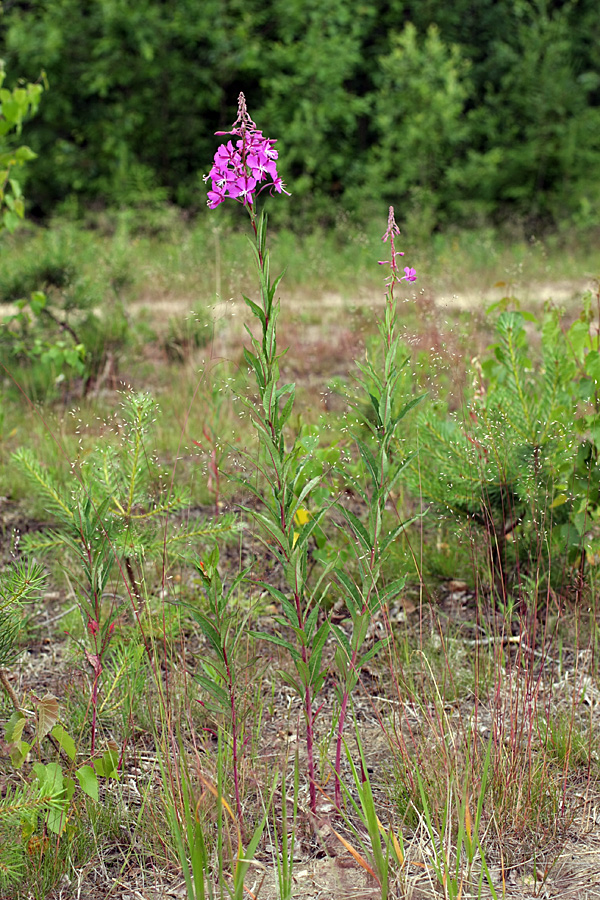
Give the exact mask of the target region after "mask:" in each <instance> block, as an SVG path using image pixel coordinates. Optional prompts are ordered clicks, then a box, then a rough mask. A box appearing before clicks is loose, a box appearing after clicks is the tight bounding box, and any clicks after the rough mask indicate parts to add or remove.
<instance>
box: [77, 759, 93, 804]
mask: <svg viewBox="0 0 600 900" xmlns="http://www.w3.org/2000/svg"><path fill="white" fill-rule="evenodd" d="M75 775H76V777H77V780H78V781H79V784H80V785H81V790H82V791H83V792H84V794H87V795H88V797H91V798H92V800H95V801H96V803H97V802H98V797H99V792H98V776H97V775H96V773H95V771H94V769H92V767H91V766H82V767H81V768H80V769H77V771H76V772H75Z"/></svg>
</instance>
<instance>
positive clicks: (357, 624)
mask: <svg viewBox="0 0 600 900" xmlns="http://www.w3.org/2000/svg"><path fill="white" fill-rule="evenodd" d="M399 233H400V230H399V228H398V226H397V225H396V221H395V218H394V210H393V208H392V207H390V210H389V217H388V227H387V230H386V232H385V234H384V236H383V240H384V241H387V240H388V239H389V240H390V260H389V265H390V276H389V278H388V279H387V288H388V289H387V293H386V307H385V315H384V318H383V321H382V322H381V323H380V326H379V328H380V335H381V343H382V347H383V364H382V370H383V371H382V373H380V372H379V371H378V370H377V368H376V367H375V365H374V363H373V362H371V361H370V360H369V359H367V361H366V362H365V363H360V364H359V363H357V365H358V368H359V370H360V372H361V377H360V379H359V384H360V387H361V389H362V391H363V392H364V394H365V395H366V397H367V398H368V400H369V404H370V410H369V415H363V416H361V418H362V420H363V422H364V424H365V425H366V427H367V429H368V432H369V439H368V440H365V439H363V438H361V437H359V436H358V435H354V440H355V442H356V445H357V447H358V451H359V455H360V461H361V464H362V466H361V469H362V471H359V473H357V475H356V476H354V475H350V473H349V472H348V471H347V469H344V474H345V476H346V478H347V479H348V480H349V482H350V484H351V486H352V489H353V491H354V492H355V493H356V495H357V496H358V497H359V498H360V499H361V500H362V502H363V504H364V506H365V508H366V510H367V513H368V518H367V521H366V523H364V522H362V521H361V520H360V519H359V517H358V516H357V515H356V514H355V513H354V512H352V511H351V510H350V509H348V508H346V507H345V506H343V505H342V504H341V503H340V504H337V507H338V509H339V511H340V513H341V515H342V517H343V520H344V526H345V529H346V530H347V532H348V534H349V535H351V541H350V548H351V552H352V556H353V559H354V562H355V565H356V572H357V574H356V575H354V574H352V573H351V572H349V571H347V570H345V569H342V568H340V567H336V568H335V570H334V572H335V578H336V581H337V583H338V585H339V587H340V590H341V591H342V593H343V597H344V604H345V606H346V609H347V610H348V613H349V618H350V621H351V623H352V632H351V636H350V638H349V639H348V637H347V636H346V632H345V631H344V629H343V628H342V627H340V626H339V625H334V626H333V629H334V633H335V636H336V638H337V642H338V650H337V652H336V656H335V666H336V671H337V675H338V679H339V681H338V699H339V703H340V715H339V720H338V735H337V747H336V756H335V780H336V783H335V800H336V805H337V807H338V809H340V808H341V799H342V796H341V781H340V768H341V760H342V742H343V733H344V724H345V720H346V712H347V708H348V701H349V699H350V696H351V693H352V691H353V690H354V688H355V687H356V684H357V683H358V680H359V677H360V670H361V668H362V666H364V665H365V664H366V663H367V662H368V661H369V660H370V659H372V657H373V656H375V655H376V654H377V653H378V652H379V651H380V650H381V649H382V648H383V646H384V645H385V639H384V640H378V641H375V642H374V643H373V644H372V646H371V647H370V648H368V649H366V650H365V649H363V645H364V644H365V639H366V637H367V631H368V628H369V624H370V622H371V620H372V618H373V616H374V615H375V614H376V613H377V612H379V611H380V610H381V609H382V608H383V609H385V608H386V605H387V604H388V602H389V601H391V600H393V599H394V598H396V597H397V596H398V594H399V593H400V591H401V590H402V588H403V587H404V584H405V578H404V576H400V577H399V578H396V579H394V580H393V581H392V582H391V583H389V584H388V585H386V586H385V587H384V586H383V585H382V583H381V577H382V571H381V570H382V564H383V562H384V559H385V556H386V552H387V551H388V549H389V547H390V546H391V545H392V543H393V542H394V541H395V540H396V538H397V537H398V536H399V535H400V534H401V532H402V531H403V530H404V528H405V527H406V524H407V523H405V522H400V523H399V524H398V523H397V522H395V523H394V525H393V527H391V528H390V527H389V526H388V525H387V524H386V517H387V513H386V509H387V507H388V504H389V500H390V496H391V494H392V491H393V490H394V488H395V487H396V485H397V484H398V481H399V479H400V476H401V475H402V472H403V471H404V469H405V467H406V466H407V465H408V463H409V462H410V457H407V458H405V457H402V456H400V457H399V458H398V454H397V452H396V447H397V444H398V431H399V427H400V423H401V422H402V420H403V419H404V417H405V416H406V415H407V413H408V412H409V411H410V410H411V409H412V408H413V407H414V406H415V405H416V404H417V403H418V402H419V401H420V400H421V397H416V398H413V399H411V400H410V401H409V402H408V403H402V402H400V403H398V401H397V399H396V398H397V388H398V382H399V380H400V377H401V368H402V367H401V366H399V365H398V363H397V357H398V345H399V337H398V336H397V334H396V333H395V319H396V301H395V298H394V288H395V286H396V285H397V284H400V283H401V282H402V281H409V282H413V281H415V280H416V274H415V270H414V269H412V268H410V267H409V266H406V267H405V269H404V274H403V275H400V267H399V265H398V257H400V256H403V255H404V254H402V253H401V252H399V251H397V250H396V246H395V240H396V237H397V235H398V234H399ZM354 410H355V412H356V413H357V414H359V415H360V412H361V406H360V403H359V402H356V403H355V404H354ZM365 485H366V486H365Z"/></svg>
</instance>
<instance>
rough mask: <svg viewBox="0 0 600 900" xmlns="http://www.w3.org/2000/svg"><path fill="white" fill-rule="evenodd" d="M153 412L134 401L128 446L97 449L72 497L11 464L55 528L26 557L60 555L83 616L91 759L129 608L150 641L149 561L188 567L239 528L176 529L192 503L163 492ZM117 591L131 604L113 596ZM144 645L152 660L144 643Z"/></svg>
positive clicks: (32, 541) (146, 400)
mask: <svg viewBox="0 0 600 900" xmlns="http://www.w3.org/2000/svg"><path fill="white" fill-rule="evenodd" d="M155 409H156V407H155V403H154V401H153V399H152V398H151V397H150V396H149V395H148V394H131V395H129V396H128V397H127V398H126V401H125V404H124V421H123V429H124V441H123V443H122V445H121V446H120V447H118V446H115V445H107V446H104V447H102V448H99V449H98V450H97V452H96V453H95V454H94V455H93V456H92V457H91V458H88V459H87V460H86V461H85V463H84V464H83V465H81V466H80V468H79V470H78V472H76V473H75V472H74V475H75V474H76V476H77V477H76V478H75V480H74V487H73V489H72V490H71V491H69V490H66V489H65V488H64V487H62V486H60V485H59V484H57V482H56V481H55V479H54V478H53V476H52V474H51V473H50V472H48V471H46V470H45V469H44V468H42V466H40V465H39V463H38V462H37V460H36V459H35V457H34V455H33V454H32V453H31V452H30V451H28V450H25V449H22V450H19V451H17V453H15V454H14V456H13V460H14V462H15V463H16V464H17V465H18V466H19V468H20V469H21V471H22V472H23V473H24V475H25V476H26V478H27V479H28V481H29V483H30V484H31V485H32V488H33V489H34V490H35V491H36V493H37V494H38V496H39V497H40V498H41V499H42V500H43V501H44V503H45V504H46V508H47V510H48V512H49V513H50V514H51V515H52V516H53V518H54V519H55V521H56V523H57V524H56V527H55V528H54V529H53V530H51V531H49V532H45V533H43V534H40V535H30V536H28V537H27V538H26V539H25V540H24V541H23V551H24V552H26V553H38V554H39V553H44V554H53V555H54V554H56V553H61V554H62V556H61V557H60V558H61V562H62V566H63V568H64V570H65V572H66V573H67V574H68V576H69V578H70V579H71V582H72V584H73V587H74V590H75V594H76V598H77V604H78V606H79V609H80V612H81V616H82V620H83V627H84V637H83V638H82V639H81V640H79V639H78V640H77V643H78V644H79V646H80V649H81V651H82V655H83V657H84V658H85V659H86V661H87V663H88V664H89V666H90V668H91V670H92V687H91V709H92V722H91V751H92V754H93V753H94V749H95V740H96V716H97V709H98V697H99V689H100V685H101V677H102V673H103V669H104V659H105V657H106V655H107V653H108V651H109V647H110V643H111V641H112V637H113V634H114V629H115V623H116V621H117V618H118V615H119V613H120V612H121V611H122V608H123V607H129V609H130V611H131V613H132V616H133V618H134V620H135V621H136V623H137V625H138V627H139V629H140V634H141V635H142V637H143V636H144V629H143V624H142V617H143V612H144V608H145V600H146V593H147V592H148V591H150V590H151V589H152V588H151V587H148V585H147V583H146V580H145V573H146V568H145V565H144V564H145V562H146V560H149V559H154V560H163V559H164V560H166V559H170V560H173V559H174V558H175V557H177V558H179V559H184V558H186V557H189V556H191V555H193V554H194V553H195V547H194V545H195V544H196V543H197V542H198V541H199V540H203V539H206V538H208V537H209V536H211V535H212V536H214V535H215V534H228V533H230V532H231V531H232V530H233V528H234V521H233V519H232V518H231V517H229V518H228V517H225V516H224V517H222V518H221V519H220V520H219V522H218V523H210V522H208V523H201V522H199V523H193V522H190V523H188V524H187V525H186V526H185V527H176V525H175V523H174V522H173V518H174V516H175V515H176V514H177V513H178V512H179V511H181V510H183V509H185V508H186V506H187V505H188V498H187V496H186V494H185V492H182V491H179V490H170V488H169V487H168V486H163V485H161V481H160V478H159V477H158V476H159V473H158V471H157V467H156V465H155V464H154V462H153V461H152V459H151V457H150V456H149V455H148V451H147V446H146V443H147V439H148V432H149V430H150V428H151V425H152V421H153V417H154V413H155ZM166 554H169V555H168V556H166ZM111 579H112V582H111ZM119 583H121V584H122V585H123V586H124V587H125V589H126V597H123V596H121V595H120V594H119V591H118V590H117V589H116V588H115V584H119ZM111 584H112V589H111ZM74 640H75V638H74ZM144 644H145V647H146V650H147V651H148V654H149V659H150V660H151V654H150V646H149V644H148V642H147V641H146V639H145V638H144Z"/></svg>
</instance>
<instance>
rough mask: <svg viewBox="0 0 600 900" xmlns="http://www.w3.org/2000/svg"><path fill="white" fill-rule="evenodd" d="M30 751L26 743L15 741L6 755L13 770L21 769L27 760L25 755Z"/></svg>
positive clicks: (29, 745) (29, 746)
mask: <svg viewBox="0 0 600 900" xmlns="http://www.w3.org/2000/svg"><path fill="white" fill-rule="evenodd" d="M30 750H31V744H28V743H27V741H15V742H14V743H13V744H11V745H10V746H9V749H8V753H9V756H10V761H11V762H12V764H13V766H14V767H15V769H20V768H21V766H22V765H23V763H24V762H25V760H26V759H27V754H28V753H29V751H30Z"/></svg>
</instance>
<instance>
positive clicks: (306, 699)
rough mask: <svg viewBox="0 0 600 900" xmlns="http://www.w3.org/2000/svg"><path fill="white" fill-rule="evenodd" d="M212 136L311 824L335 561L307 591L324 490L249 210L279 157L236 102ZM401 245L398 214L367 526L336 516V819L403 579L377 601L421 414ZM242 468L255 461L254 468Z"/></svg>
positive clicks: (215, 188)
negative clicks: (398, 317) (248, 278)
mask: <svg viewBox="0 0 600 900" xmlns="http://www.w3.org/2000/svg"><path fill="white" fill-rule="evenodd" d="M217 134H232V135H233V136H235V137H236V138H237V141H236V142H235V146H234V143H233V141H231V140H230V141H228V142H227V144H223V145H222V146H221V147H220V148H219V149H218V150H217V152H216V154H215V157H214V165H213V167H212V169H211V171H210V172H209V174H208V175H207V176H206V180H207V181H208V180H210V181H211V190H209V192H208V206H209V207H210V208H211V209H215V208H216V207H217V206H219V205H220V204H221V203H223V202H224V200H225V199H226V198H228V197H229V198H231V199H233V200H236V201H237V202H238V203H241V204H242V205H243V206H244V207H245V209H246V210H247V212H248V214H249V217H250V223H251V227H252V231H253V238H252V246H253V249H254V257H255V261H256V265H257V269H258V275H259V283H260V304H258V303H255V302H254V301H252V300H250V299H249V298H248V297H244V301H245V303H246V305H247V306H248V308H249V309H250V311H251V313H252V315H253V316H254V317H255V319H256V320H257V322H258V323H259V325H260V330H261V339H257V338H255V337H254V335H253V334H252V332H251V330H250V328H249V327H248V326H246V330H247V332H248V335H249V337H250V343H251V349H248V348H245V349H244V355H245V359H246V362H247V363H248V365H249V367H250V370H251V371H252V372H253V374H254V377H255V380H256V385H257V388H258V399H257V400H256V402H255V403H252V402H247V401H244V402H245V403H246V406H247V408H248V410H249V412H250V415H251V417H252V420H253V423H254V425H255V427H256V431H257V434H258V438H259V448H260V449H259V453H258V458H257V459H256V460H254V459H253V460H252V462H253V464H254V465H255V466H256V467H257V469H258V473H259V474H260V475H261V476H262V477H263V478H264V481H265V483H266V484H268V485H270V491H265V492H263V491H261V489H260V487H259V486H257V487H255V486H253V485H252V484H250V483H249V482H247V481H245V482H244V483H245V484H246V486H247V487H248V488H249V489H250V490H251V491H252V492H253V493H254V494H255V495H256V496H257V498H258V499H259V502H260V504H261V507H260V510H253V509H246V510H245V511H246V512H247V514H248V515H250V516H251V517H252V518H253V519H254V520H255V521H256V522H257V524H258V525H259V526H260V528H261V531H262V535H263V540H264V542H265V544H266V545H267V546H268V548H269V549H270V550H271V552H273V553H274V555H275V556H276V558H277V559H278V561H279V562H280V563H281V565H282V567H283V570H284V573H285V578H286V582H287V585H288V587H289V594H286V593H284V592H283V591H281V590H279V589H278V588H275V587H274V586H272V585H269V584H267V583H262V582H261V586H262V587H263V588H264V589H265V590H267V591H268V592H269V593H270V594H271V596H272V597H273V598H274V599H275V600H276V602H277V603H278V604H279V607H280V610H281V612H280V614H279V615H278V616H276V617H275V621H276V623H277V624H278V625H279V626H281V627H282V628H283V629H285V632H286V633H287V634H286V636H285V637H283V636H281V635H280V634H268V633H260V634H256V636H257V637H261V638H262V639H264V640H267V641H270V642H272V643H274V644H276V645H278V646H280V647H283V648H284V649H285V650H287V652H288V653H289V655H290V657H291V659H292V661H293V664H294V669H295V672H294V673H293V674H290V673H287V672H282V673H281V676H282V678H283V679H284V680H285V681H286V682H287V683H289V684H290V685H291V686H292V687H293V689H294V690H295V691H296V692H297V694H298V695H299V697H300V699H301V702H302V707H303V713H304V718H305V722H306V749H307V760H308V776H309V796H310V808H311V811H312V813H313V814H314V813H316V802H317V785H316V779H315V760H314V742H315V732H314V729H315V717H316V714H317V713H316V711H315V703H316V697H317V695H318V693H319V691H320V689H321V687H322V685H323V682H324V679H325V676H326V672H327V670H326V668H324V667H323V665H322V654H323V648H324V645H325V642H326V639H327V636H328V634H329V631H330V622H329V620H328V619H327V618H325V619H324V620H323V621H322V623H321V624H320V625H319V611H320V609H321V606H322V602H321V601H322V600H323V598H324V596H325V594H326V592H327V590H328V587H329V582H328V581H327V578H328V576H329V575H330V574H331V573H332V572H333V570H334V568H335V562H336V561H335V559H334V560H331V561H329V562H327V563H325V564H324V565H323V567H322V569H321V572H320V575H319V577H318V578H317V579H316V583H313V584H310V585H309V582H308V577H307V558H308V547H309V538H310V537H311V535H313V534H314V532H315V529H316V528H317V527H318V525H319V522H320V520H321V519H322V517H323V515H324V513H325V512H326V509H327V505H326V504H323V505H322V506H321V508H320V509H318V510H316V511H312V512H311V513H310V514H309V513H307V511H306V510H305V508H304V504H305V503H306V500H307V497H308V496H309V494H310V493H311V491H312V490H313V489H314V488H315V487H316V486H317V485H318V484H319V483H320V481H321V473H319V474H317V475H315V476H314V477H312V478H307V472H306V471H305V470H306V468H307V466H308V465H310V464H311V462H312V461H311V459H310V458H309V457H307V456H306V455H304V454H303V453H302V452H301V450H302V448H301V447H300V445H299V442H298V438H296V439H295V440H293V441H292V442H291V443H290V442H289V439H287V436H286V435H285V433H284V430H285V426H286V424H287V422H288V421H289V418H290V415H291V412H292V409H293V405H294V397H295V385H294V384H284V385H280V383H279V381H280V376H279V365H278V360H279V358H280V356H281V354H279V355H278V353H277V335H276V325H277V318H278V315H279V311H280V304H279V302H278V301H277V300H276V299H275V293H276V291H277V288H278V286H279V283H280V281H281V278H282V276H281V275H280V276H279V277H277V278H276V279H274V280H273V281H272V280H271V275H270V267H269V255H268V251H267V249H266V236H267V219H266V216H265V214H264V212H263V213H261V215H260V216H259V215H258V213H257V209H256V198H257V197H258V195H259V194H260V193H262V191H264V190H269V192H270V193H271V194H273V192H277V193H286V194H287V193H288V192H287V191H286V190H285V186H284V185H283V182H282V180H281V178H280V176H279V174H278V172H277V164H276V160H277V157H278V154H277V150H276V149H275V147H274V144H275V141H274V140H272V139H268V138H265V137H264V136H263V134H262V132H260V131H259V130H258V129H257V127H256V125H255V123H254V122H253V121H252V119H251V118H250V116H249V114H248V111H247V108H246V102H245V98H244V95H243V94H240V96H239V105H238V117H237V119H236V121H235V123H234V124H233V126H232V129H231V131H230V132H217ZM398 234H399V229H398V227H397V225H396V222H395V220H394V212H393V209H392V208H390V212H389V219H388V227H387V230H386V232H385V234H384V236H383V240H384V241H386V242H387V241H388V240H389V241H390V248H391V256H390V260H387V261H385V263H382V264H385V265H387V264H389V265H390V275H389V277H388V279H387V293H386V312H385V317H384V321H383V322H382V323H381V335H382V339H383V341H384V347H385V350H384V371H383V375H382V376H381V375H379V374H378V373H377V371H376V369H375V367H374V365H373V364H371V363H370V362H368V361H367V363H365V364H363V365H359V369H360V371H361V373H362V378H361V379H360V382H359V383H360V384H361V386H362V388H363V389H364V391H365V392H366V393H367V395H368V398H369V400H370V403H371V405H372V407H373V411H374V422H373V423H371V422H370V420H369V421H368V422H367V424H368V425H369V427H370V429H371V432H372V434H371V437H372V441H371V444H370V445H369V444H368V443H366V442H365V441H363V440H361V439H360V438H358V437H356V444H357V447H358V450H359V453H360V457H361V460H362V464H363V467H364V469H365V470H366V472H367V475H368V478H369V479H370V482H371V487H370V488H368V489H367V490H365V489H364V488H363V487H362V486H361V485H360V484H359V483H358V482H357V483H356V484H355V485H354V486H355V488H356V489H357V491H358V493H359V495H360V496H361V498H362V499H363V501H364V502H365V504H366V506H367V508H368V509H369V517H368V522H367V524H366V525H363V523H362V522H361V521H360V520H359V518H358V517H357V516H355V515H354V514H353V513H352V512H350V511H348V510H345V509H342V514H343V516H344V519H345V522H346V524H347V526H348V528H349V531H350V536H351V540H352V541H353V544H354V549H355V558H356V561H357V569H358V575H357V576H356V577H353V576H350V575H348V574H347V573H346V572H344V571H343V570H342V569H341V568H339V567H337V568H335V571H334V576H335V579H336V581H337V583H338V586H339V587H340V588H341V590H342V592H343V594H344V597H345V603H346V607H347V609H348V612H349V614H350V615H349V618H350V620H351V622H352V631H351V637H350V638H348V637H347V636H346V634H345V632H344V631H343V630H342V629H341V628H340V627H335V629H334V632H335V637H336V638H337V642H338V652H337V653H336V668H337V671H338V677H339V701H340V717H339V723H338V738H337V747H336V763H335V769H336V803H337V805H338V808H339V806H340V804H341V785H340V767H341V755H342V745H343V729H344V723H345V719H346V714H347V708H348V703H349V700H350V695H351V692H352V690H353V689H354V687H355V686H356V684H357V682H358V678H359V675H358V673H359V671H360V667H361V665H363V664H364V663H365V662H366V661H367V660H368V659H370V658H371V657H372V656H373V655H374V654H375V653H377V652H378V650H380V649H381V647H382V642H377V643H376V644H375V645H374V646H373V647H371V648H370V649H369V650H367V651H366V652H365V651H364V650H363V645H364V643H365V639H366V636H367V630H368V624H369V621H370V619H371V617H372V615H373V614H374V613H375V612H377V611H378V610H379V609H380V608H381V607H382V605H384V604H385V603H386V602H387V600H388V599H389V598H390V597H391V596H392V595H393V594H394V593H396V592H397V591H398V590H400V589H401V587H402V585H403V584H404V581H403V579H397V580H395V581H394V582H393V583H392V584H390V585H389V586H388V587H387V589H386V590H384V591H381V590H380V589H379V584H378V583H379V580H380V574H381V563H382V559H383V555H384V554H385V551H386V550H387V548H388V547H389V546H390V544H391V543H392V541H393V540H394V538H395V537H396V536H397V535H398V533H399V532H400V531H401V530H402V528H403V527H404V526H403V524H400V525H397V526H396V527H395V528H394V529H392V530H391V531H388V532H384V530H383V518H384V511H385V507H386V503H387V502H388V499H389V497H390V493H391V491H392V490H393V488H394V485H395V484H396V483H397V480H398V478H399V476H400V473H401V471H402V469H403V468H404V466H405V465H406V461H403V462H396V461H394V459H393V452H392V445H393V444H394V441H395V437H396V433H397V428H398V425H399V423H400V421H401V420H402V419H403V418H404V416H405V415H406V413H407V412H408V410H409V409H410V408H411V407H412V406H414V405H415V403H416V402H418V400H412V401H411V402H410V403H408V404H406V405H404V406H402V408H401V409H399V410H397V409H396V404H395V399H394V394H395V391H396V388H397V385H398V379H399V376H400V368H399V367H398V365H397V363H396V358H397V353H398V340H399V339H398V337H397V336H396V335H395V331H394V322H395V311H396V302H395V299H394V288H395V286H396V285H397V284H399V283H400V282H403V281H405V282H413V281H415V280H416V273H415V270H414V269H412V268H410V267H408V266H406V267H405V268H404V273H403V274H401V273H400V268H399V263H398V260H399V258H400V257H402V256H403V253H402V252H401V251H396V249H395V238H396V236H397V235H398ZM356 408H357V409H358V407H356ZM286 440H287V443H286ZM247 458H248V459H250V456H249V455H248V457H247ZM290 632H291V635H292V636H291V637H290Z"/></svg>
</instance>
